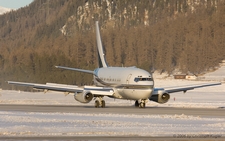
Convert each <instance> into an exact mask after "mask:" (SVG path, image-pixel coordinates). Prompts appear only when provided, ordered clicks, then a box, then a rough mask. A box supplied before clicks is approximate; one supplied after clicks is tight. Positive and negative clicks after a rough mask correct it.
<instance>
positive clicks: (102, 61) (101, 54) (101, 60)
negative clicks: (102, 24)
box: [95, 21, 108, 68]
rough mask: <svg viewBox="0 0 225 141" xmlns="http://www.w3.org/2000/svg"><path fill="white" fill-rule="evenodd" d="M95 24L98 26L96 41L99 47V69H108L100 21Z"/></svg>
mask: <svg viewBox="0 0 225 141" xmlns="http://www.w3.org/2000/svg"><path fill="white" fill-rule="evenodd" d="M95 24H96V40H97V46H98V65H99V68H102V67H103V68H107V67H108V64H107V63H106V60H105V54H104V51H103V46H102V41H101V35H100V30H99V25H98V21H96V23H95Z"/></svg>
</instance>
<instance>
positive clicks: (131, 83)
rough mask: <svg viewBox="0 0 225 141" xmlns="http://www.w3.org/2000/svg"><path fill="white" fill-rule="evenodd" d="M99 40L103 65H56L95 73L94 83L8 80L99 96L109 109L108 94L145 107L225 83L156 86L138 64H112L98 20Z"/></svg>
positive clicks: (82, 98)
mask: <svg viewBox="0 0 225 141" xmlns="http://www.w3.org/2000/svg"><path fill="white" fill-rule="evenodd" d="M95 26H96V40H97V48H98V63H99V67H98V68H96V69H95V70H94V71H92V70H84V69H78V68H70V67H64V66H55V67H56V68H59V69H65V70H72V71H78V72H83V73H89V74H92V75H93V77H94V86H82V87H79V86H75V85H65V84H56V83H46V84H37V83H26V82H15V81H8V84H13V85H20V86H29V87H32V88H33V89H42V90H44V92H47V91H59V92H64V93H65V95H68V94H70V93H73V94H74V99H75V100H77V101H79V102H81V103H89V102H90V101H92V100H93V99H95V104H94V106H95V107H96V108H99V107H102V108H105V106H106V103H105V101H104V99H103V98H104V97H105V96H108V97H110V98H113V99H124V100H132V101H135V107H139V108H145V106H146V103H147V102H148V101H149V100H150V101H154V102H157V103H161V104H163V103H166V102H168V100H169V99H170V94H171V93H175V92H182V91H183V92H186V91H188V90H193V89H195V88H201V87H207V86H215V85H221V83H211V84H200V85H192V86H179V87H177V86H176V87H170V88H155V87H154V79H153V76H152V75H151V73H149V72H148V71H146V70H143V69H140V68H137V67H109V66H108V64H107V62H106V59H105V54H104V51H103V46H102V41H101V36H100V30H99V24H98V21H96V25H95Z"/></svg>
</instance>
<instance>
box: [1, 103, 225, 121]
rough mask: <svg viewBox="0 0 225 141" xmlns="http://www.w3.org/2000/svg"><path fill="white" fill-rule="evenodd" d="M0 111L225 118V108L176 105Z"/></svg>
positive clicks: (6, 108) (32, 107)
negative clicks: (177, 106)
mask: <svg viewBox="0 0 225 141" xmlns="http://www.w3.org/2000/svg"><path fill="white" fill-rule="evenodd" d="M0 111H21V112H50V113H52V112H60V113H103V114H133V115H162V114H163V115H175V114H176V115H182V114H184V115H192V116H200V117H213V118H225V114H224V112H225V108H223V107H221V108H217V109H214V108H174V107H146V108H144V109H141V108H135V107H133V106H108V107H106V108H94V107H93V106H90V105H88V106H85V105H84V106H83V105H82V106H77V105H11V104H0Z"/></svg>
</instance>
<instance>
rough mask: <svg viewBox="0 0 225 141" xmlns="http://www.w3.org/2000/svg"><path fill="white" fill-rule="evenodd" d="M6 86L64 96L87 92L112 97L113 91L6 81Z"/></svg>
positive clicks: (109, 89) (91, 87)
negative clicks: (18, 86)
mask: <svg viewBox="0 0 225 141" xmlns="http://www.w3.org/2000/svg"><path fill="white" fill-rule="evenodd" d="M8 84H13V85H20V86H27V87H32V88H33V89H41V90H44V91H45V92H47V91H59V92H64V93H65V94H66V95H67V94H69V93H82V92H84V91H89V92H90V93H92V94H93V95H94V96H95V95H96V96H99V95H100V96H112V95H113V89H112V88H104V87H94V86H84V87H78V86H75V85H64V84H55V83H46V84H37V83H25V82H15V81H8Z"/></svg>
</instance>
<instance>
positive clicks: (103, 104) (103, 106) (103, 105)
mask: <svg viewBox="0 0 225 141" xmlns="http://www.w3.org/2000/svg"><path fill="white" fill-rule="evenodd" d="M102 108H105V100H102Z"/></svg>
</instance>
